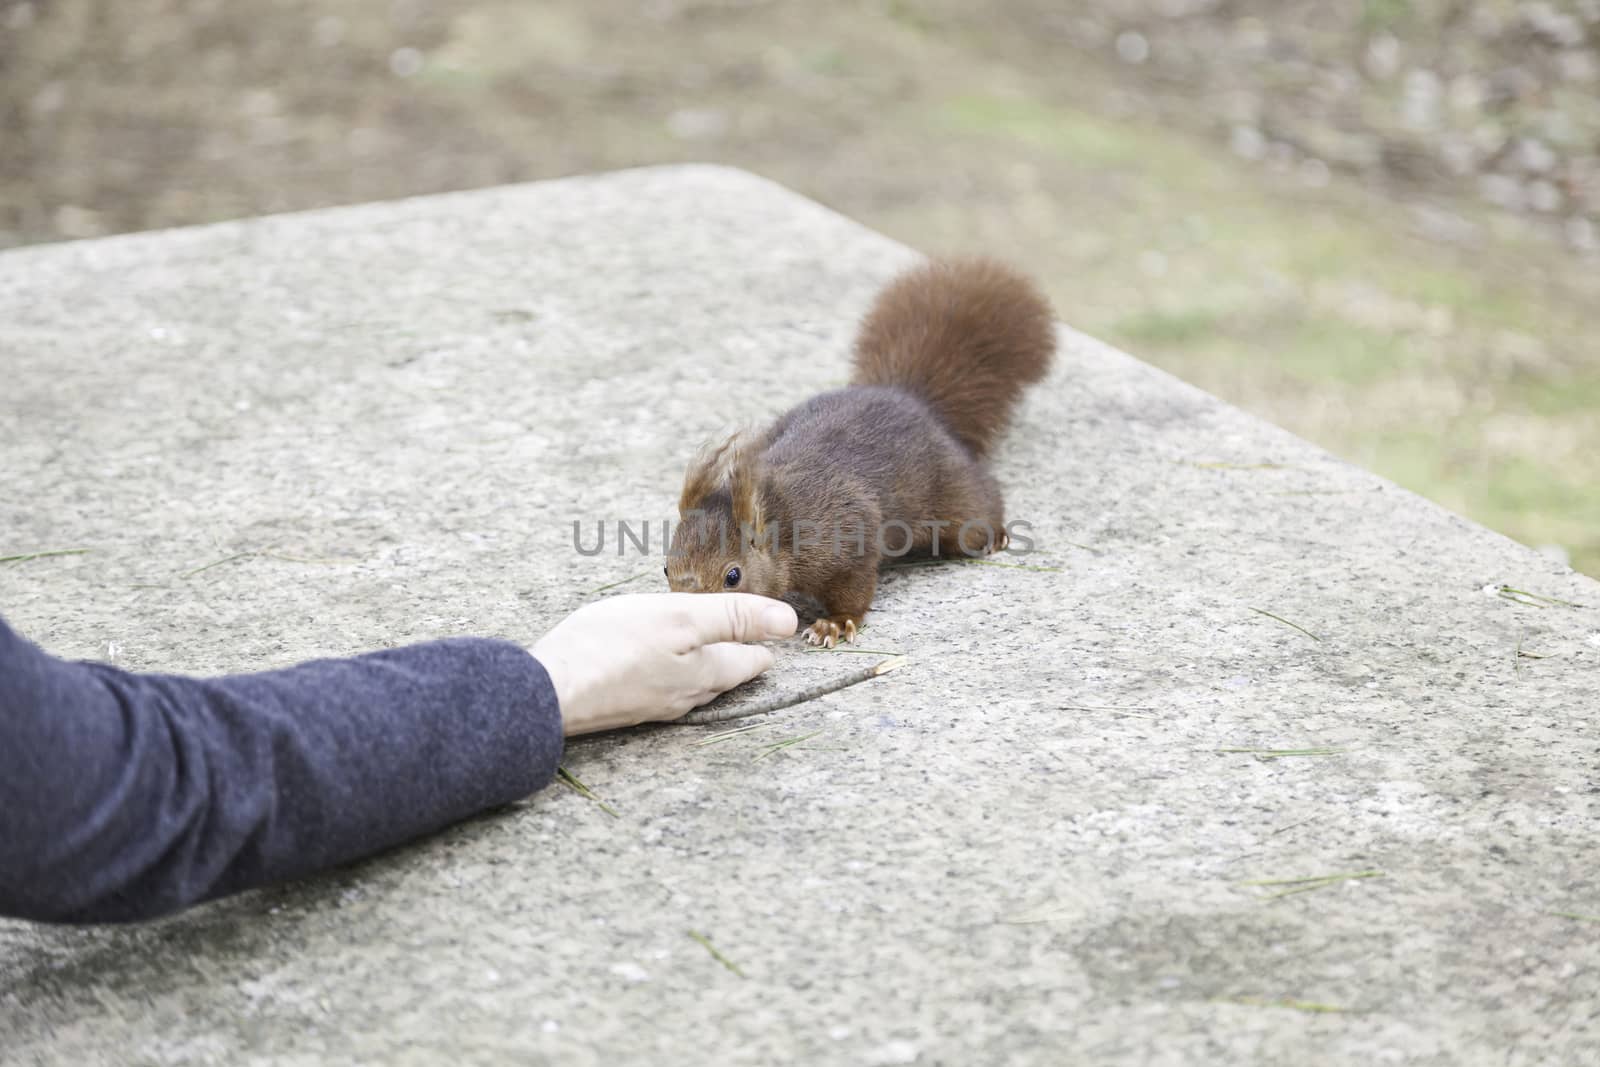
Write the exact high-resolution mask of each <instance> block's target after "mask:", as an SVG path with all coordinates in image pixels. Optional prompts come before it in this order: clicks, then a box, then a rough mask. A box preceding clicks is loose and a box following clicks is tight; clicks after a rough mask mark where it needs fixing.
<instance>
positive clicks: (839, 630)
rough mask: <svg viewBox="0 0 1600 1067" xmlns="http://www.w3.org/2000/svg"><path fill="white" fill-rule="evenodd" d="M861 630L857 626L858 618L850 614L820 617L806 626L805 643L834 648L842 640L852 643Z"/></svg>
mask: <svg viewBox="0 0 1600 1067" xmlns="http://www.w3.org/2000/svg"><path fill="white" fill-rule="evenodd" d="M859 632H860V631H859V630H857V628H856V620H854V619H852V618H850V617H849V616H835V617H834V618H831V619H828V618H824V619H818V620H817V621H816V622H814V623H812V624H811V625H810V626H808V627H806V632H805V634H804V640H805V643H806V644H808V645H817V646H820V647H822V648H833V647H835V646H836V645H838V644H839V643H840V642H843V643H845V644H851V643H853V642H854V641H855V639H856V634H857V633H859Z"/></svg>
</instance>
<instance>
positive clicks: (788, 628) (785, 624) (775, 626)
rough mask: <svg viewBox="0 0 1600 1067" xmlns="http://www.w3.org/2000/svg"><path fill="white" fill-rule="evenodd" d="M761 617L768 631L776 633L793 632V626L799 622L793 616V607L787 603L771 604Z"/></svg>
mask: <svg viewBox="0 0 1600 1067" xmlns="http://www.w3.org/2000/svg"><path fill="white" fill-rule="evenodd" d="M761 619H762V621H763V622H764V623H766V626H767V630H768V631H769V632H771V633H777V634H791V633H794V628H795V626H796V625H798V623H799V620H798V619H796V618H795V614H794V609H793V608H791V607H790V606H789V605H787V604H774V605H772V606H771V607H770V608H768V609H767V610H766V613H765V614H763V615H762V617H761Z"/></svg>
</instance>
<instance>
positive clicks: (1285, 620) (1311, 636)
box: [1246, 605, 1322, 641]
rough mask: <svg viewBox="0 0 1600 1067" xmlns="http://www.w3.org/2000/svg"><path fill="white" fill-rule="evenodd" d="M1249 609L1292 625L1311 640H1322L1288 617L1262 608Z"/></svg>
mask: <svg viewBox="0 0 1600 1067" xmlns="http://www.w3.org/2000/svg"><path fill="white" fill-rule="evenodd" d="M1246 606H1247V607H1248V606H1249V605H1246ZM1250 610H1251V611H1253V612H1255V613H1256V614H1257V615H1265V616H1266V617H1267V618H1269V619H1275V620H1277V621H1278V622H1281V623H1283V624H1284V625H1285V626H1292V627H1294V628H1295V629H1296V630H1299V631H1300V632H1301V633H1303V634H1305V635H1306V636H1307V637H1309V638H1311V640H1313V641H1321V640H1322V638H1320V637H1318V636H1317V635H1316V634H1314V633H1312V632H1311V631H1310V630H1308V629H1306V628H1305V627H1304V626H1301V625H1300V624H1299V623H1297V622H1290V621H1289V620H1288V619H1286V618H1284V617H1283V616H1282V615H1274V614H1273V613H1272V612H1270V611H1265V610H1263V609H1261V608H1250Z"/></svg>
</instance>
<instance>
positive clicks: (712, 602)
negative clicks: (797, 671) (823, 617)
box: [684, 593, 799, 645]
mask: <svg viewBox="0 0 1600 1067" xmlns="http://www.w3.org/2000/svg"><path fill="white" fill-rule="evenodd" d="M684 607H685V610H687V611H688V613H689V625H690V627H691V628H692V629H693V630H694V636H695V643H696V644H697V645H710V644H717V643H720V642H723V641H768V640H771V639H772V638H775V637H788V636H789V635H791V634H793V633H794V631H795V627H796V626H798V625H799V619H797V618H796V617H795V613H794V609H793V608H791V607H790V606H789V605H787V604H785V603H784V602H783V601H781V600H773V599H772V598H770V597H764V596H756V595H755V594H754V593H695V594H692V595H690V596H689V598H688V603H687V604H685V605H684Z"/></svg>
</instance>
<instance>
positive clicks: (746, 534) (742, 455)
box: [664, 434, 788, 597]
mask: <svg viewBox="0 0 1600 1067" xmlns="http://www.w3.org/2000/svg"><path fill="white" fill-rule="evenodd" d="M764 480H765V479H764V478H763V473H762V470H761V465H760V462H759V457H758V455H757V452H756V449H755V447H754V446H753V445H752V444H751V443H750V441H749V439H748V437H747V436H746V435H744V434H734V435H733V436H732V437H729V438H728V439H727V440H726V441H724V442H722V443H721V444H720V445H714V446H709V447H707V448H705V449H703V450H702V451H701V453H700V454H699V455H698V456H696V457H695V459H694V462H692V463H690V464H689V472H688V474H687V475H685V476H684V480H683V493H682V495H681V496H679V498H678V525H677V528H676V529H675V530H673V532H672V546H671V548H670V549H669V550H668V552H667V565H666V567H665V568H664V570H665V572H666V575H667V584H668V585H669V586H670V587H671V589H672V591H673V592H675V593H758V594H760V595H761V596H770V597H781V596H783V594H784V593H786V592H788V589H787V588H786V587H787V583H788V575H787V573H786V568H785V567H784V566H783V564H782V562H781V560H780V558H779V555H778V553H777V552H776V551H775V550H774V549H775V545H774V542H773V539H772V538H771V537H770V535H769V531H770V528H769V527H768V525H767V523H766V515H765V508H764V506H763V503H764V499H765V496H766V494H765V493H764V492H763V482H764Z"/></svg>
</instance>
